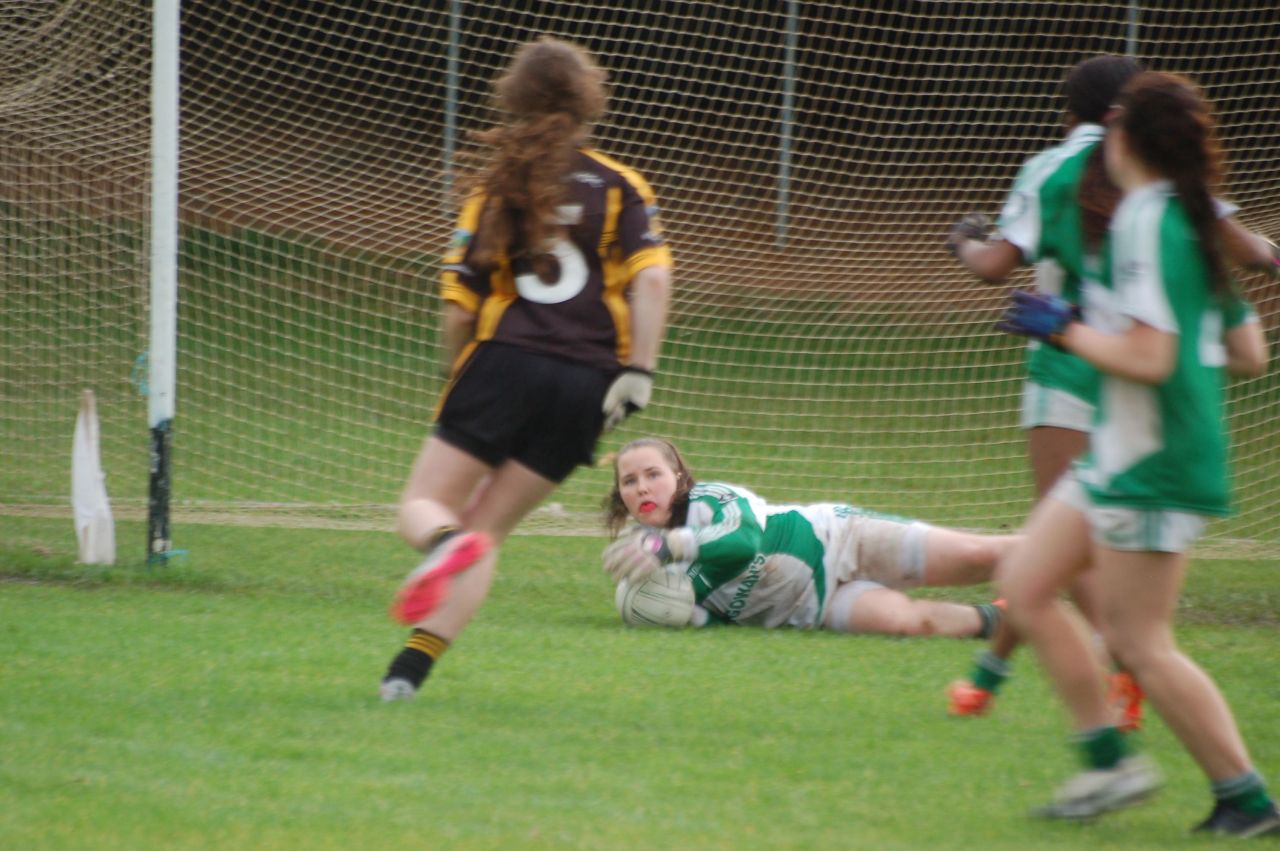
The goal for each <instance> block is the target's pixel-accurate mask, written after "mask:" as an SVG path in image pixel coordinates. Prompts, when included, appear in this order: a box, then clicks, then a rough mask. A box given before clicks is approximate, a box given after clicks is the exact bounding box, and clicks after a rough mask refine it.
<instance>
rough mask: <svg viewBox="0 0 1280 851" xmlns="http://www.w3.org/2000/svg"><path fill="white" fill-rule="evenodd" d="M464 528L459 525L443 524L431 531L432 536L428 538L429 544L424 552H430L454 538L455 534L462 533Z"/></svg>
mask: <svg viewBox="0 0 1280 851" xmlns="http://www.w3.org/2000/svg"><path fill="white" fill-rule="evenodd" d="M461 532H462V529H461V527H459V526H441V527H440V528H439V529H436V530H435V531H434V532H432V533H431V537H430V538H427V545H426V547H424V548H423V550H422V551H423V552H424V553H430V552H431V551H432V550H434V549H435V548H436V547H438V546H440V545H441V544H443V543H444V542H445V541H447V540H449V539H450V538H452V537H453V536H454V535H458V534H461Z"/></svg>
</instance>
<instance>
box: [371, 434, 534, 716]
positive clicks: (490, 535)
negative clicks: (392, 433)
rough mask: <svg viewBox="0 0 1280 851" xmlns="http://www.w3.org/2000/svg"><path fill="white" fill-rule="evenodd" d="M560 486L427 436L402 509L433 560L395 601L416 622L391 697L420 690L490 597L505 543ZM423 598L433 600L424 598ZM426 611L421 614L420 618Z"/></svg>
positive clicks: (393, 674) (405, 526) (396, 664)
mask: <svg viewBox="0 0 1280 851" xmlns="http://www.w3.org/2000/svg"><path fill="white" fill-rule="evenodd" d="M554 489H555V483H554V482H551V481H549V480H547V479H545V478H543V477H541V476H539V475H537V474H536V473H534V472H533V471H531V470H529V469H528V468H526V467H524V466H522V465H519V464H516V463H514V462H507V463H506V464H504V465H502V466H500V467H499V468H497V469H496V470H491V469H490V468H489V467H488V466H487V465H485V464H483V463H482V462H479V461H477V460H476V459H475V458H473V457H472V456H470V455H468V454H467V453H465V452H462V451H461V450H459V449H456V448H455V447H453V446H451V445H449V444H447V443H445V442H444V441H441V440H439V439H437V438H434V437H432V438H428V440H427V442H426V443H425V444H424V446H423V449H422V451H421V452H420V453H419V456H418V458H417V460H416V461H415V463H414V467H413V470H412V472H411V473H410V478H409V483H408V484H407V485H406V487H405V492H404V495H403V496H402V499H401V510H400V534H401V536H402V537H403V538H404V539H405V540H406V541H408V542H409V543H410V544H412V545H414V546H416V547H418V548H421V549H425V550H427V557H426V560H425V561H424V562H423V564H422V565H421V566H420V567H419V568H418V569H417V570H415V571H414V572H413V573H411V574H410V575H409V577H408V578H407V579H406V582H405V584H404V585H402V587H401V590H400V592H399V593H398V594H397V599H396V601H395V603H394V604H393V614H395V615H396V616H397V618H398V619H400V620H402V621H409V622H412V624H413V626H414V629H413V631H412V633H411V634H410V636H409V639H408V641H407V642H406V644H405V646H404V648H403V649H401V651H400V652H399V653H398V654H397V656H396V657H395V658H394V659H393V660H392V662H391V665H390V666H389V667H388V669H387V672H386V674H385V675H384V677H383V681H382V685H381V687H380V694H381V696H382V698H383V699H384V700H400V699H406V698H410V697H412V696H413V695H414V694H415V693H416V691H417V689H418V688H419V687H420V686H421V684H422V682H423V680H424V679H425V678H426V677H427V675H428V674H429V673H430V670H431V667H432V666H433V665H434V663H435V661H436V660H437V659H438V658H439V657H440V656H441V655H443V653H444V652H445V650H447V649H448V647H449V645H450V643H451V642H452V641H453V640H454V639H455V638H456V637H457V636H458V635H459V634H460V633H461V632H462V630H463V629H464V628H465V627H466V625H467V624H468V623H469V622H470V621H471V619H472V617H474V615H475V613H476V611H477V610H478V609H479V608H480V605H481V604H482V603H483V602H484V600H485V598H486V597H487V596H488V593H489V588H490V586H491V585H492V583H493V577H494V573H495V569H496V565H497V550H498V546H499V545H500V544H501V543H502V541H503V540H504V539H505V538H506V536H507V535H508V534H509V533H510V531H511V530H512V529H513V528H514V527H515V525H516V524H517V523H518V522H519V521H520V519H521V518H523V517H524V516H525V515H526V514H527V513H528V512H529V511H530V510H532V509H533V508H534V507H535V506H536V505H537V504H538V503H539V502H541V501H542V499H543V498H545V497H546V495H547V494H549V493H550V492H551V491H552V490H554ZM442 559H444V560H445V561H441V560H442ZM424 597H427V598H429V600H428V601H427V602H425V603H424V600H423V598H424ZM420 611H421V612H422V616H421V617H415V615H416V614H417V613H418V612H420Z"/></svg>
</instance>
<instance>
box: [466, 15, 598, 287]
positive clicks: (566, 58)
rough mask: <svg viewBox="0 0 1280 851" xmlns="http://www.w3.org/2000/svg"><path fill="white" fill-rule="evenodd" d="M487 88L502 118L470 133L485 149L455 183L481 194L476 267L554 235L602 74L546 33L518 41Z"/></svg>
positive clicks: (594, 113)
mask: <svg viewBox="0 0 1280 851" xmlns="http://www.w3.org/2000/svg"><path fill="white" fill-rule="evenodd" d="M493 88H494V105H495V106H496V107H497V108H498V109H499V110H500V111H501V112H502V113H503V114H504V116H505V121H504V123H503V124H500V125H498V126H496V127H492V128H490V129H488V130H484V131H481V132H477V133H474V134H472V136H473V138H474V139H475V140H476V141H478V142H480V143H482V144H484V145H487V146H488V147H490V148H492V151H491V153H490V156H489V159H488V162H487V163H486V164H485V165H484V166H483V167H482V168H480V169H479V170H478V171H477V172H476V173H474V174H472V175H471V176H470V177H469V178H466V179H464V180H463V181H461V182H460V188H461V189H462V191H463V192H464V193H465V194H470V193H472V192H475V191H477V190H479V191H483V192H484V193H485V194H486V195H487V196H488V197H487V200H486V203H485V207H484V210H483V211H482V212H481V214H480V222H479V226H478V228H477V231H476V244H475V248H474V249H473V253H472V255H471V258H472V261H473V262H474V263H475V264H476V265H477V266H480V267H485V266H491V265H493V264H494V263H495V262H497V259H498V256H499V255H500V254H501V253H502V252H504V251H506V252H510V253H511V254H512V255H518V254H526V255H528V256H530V257H531V258H532V256H534V255H537V254H539V253H541V252H542V247H543V246H544V245H545V244H546V242H547V241H548V240H549V239H551V238H552V237H554V236H555V235H556V233H557V228H558V227H559V223H558V222H557V217H556V207H557V206H558V205H559V204H560V203H562V202H563V200H564V198H565V193H566V187H565V181H564V178H565V176H566V175H567V174H568V172H569V169H570V168H571V167H572V164H573V156H574V152H575V151H576V150H577V149H578V148H579V147H581V146H582V145H583V144H585V142H586V139H587V134H588V132H589V130H590V126H591V125H592V124H593V123H595V122H596V121H597V120H599V118H600V116H601V115H603V114H604V108H605V102H606V99H607V95H606V92H605V72H604V71H603V70H601V69H600V67H599V66H598V65H597V64H596V62H595V60H594V59H593V58H592V57H591V54H589V53H588V52H587V51H586V50H584V49H582V48H581V47H578V46H577V45H574V44H571V43H569V42H567V41H560V40H559V39H555V38H551V37H550V36H543V37H542V38H539V39H538V40H537V41H532V42H529V43H527V44H525V45H523V46H521V47H520V49H519V50H517V51H516V54H515V56H514V57H513V58H512V60H511V64H510V65H509V66H508V68H507V70H506V72H505V73H503V75H502V76H501V77H499V78H498V79H497V81H495V82H494V85H493Z"/></svg>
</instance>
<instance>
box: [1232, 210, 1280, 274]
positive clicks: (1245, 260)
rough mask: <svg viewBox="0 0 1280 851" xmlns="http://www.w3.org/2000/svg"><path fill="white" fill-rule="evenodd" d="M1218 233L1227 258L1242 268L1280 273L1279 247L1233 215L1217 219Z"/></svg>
mask: <svg viewBox="0 0 1280 851" xmlns="http://www.w3.org/2000/svg"><path fill="white" fill-rule="evenodd" d="M1218 235H1219V237H1220V238H1221V239H1222V250H1223V252H1224V253H1225V254H1226V256H1227V258H1228V259H1229V260H1230V261H1231V262H1232V263H1234V264H1235V265H1237V266H1239V267H1241V268H1242V269H1249V270H1252V271H1262V272H1270V273H1271V274H1273V275H1280V247H1277V246H1276V244H1275V243H1274V242H1272V241H1271V240H1269V239H1267V238H1266V237H1265V236H1262V235H1261V234H1257V233H1254V232H1253V231H1251V230H1249V229H1248V228H1246V227H1245V226H1244V225H1242V224H1240V223H1239V222H1238V221H1236V220H1235V218H1234V217H1231V216H1228V217H1226V218H1220V219H1218Z"/></svg>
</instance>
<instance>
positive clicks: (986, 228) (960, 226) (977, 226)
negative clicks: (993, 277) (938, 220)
mask: <svg viewBox="0 0 1280 851" xmlns="http://www.w3.org/2000/svg"><path fill="white" fill-rule="evenodd" d="M990 235H991V220H990V219H988V218H987V217H986V216H984V215H982V213H969V214H968V215H967V216H965V217H964V218H962V219H960V221H958V222H956V223H955V224H954V225H952V226H951V231H950V233H948V234H947V242H946V246H947V251H949V252H951V256H952V257H959V256H960V246H961V245H962V244H964V242H965V241H967V240H970V239H973V240H977V241H978V242H986V241H987V237H988V236H990Z"/></svg>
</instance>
